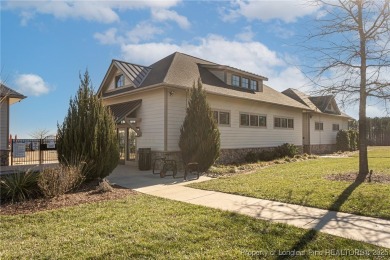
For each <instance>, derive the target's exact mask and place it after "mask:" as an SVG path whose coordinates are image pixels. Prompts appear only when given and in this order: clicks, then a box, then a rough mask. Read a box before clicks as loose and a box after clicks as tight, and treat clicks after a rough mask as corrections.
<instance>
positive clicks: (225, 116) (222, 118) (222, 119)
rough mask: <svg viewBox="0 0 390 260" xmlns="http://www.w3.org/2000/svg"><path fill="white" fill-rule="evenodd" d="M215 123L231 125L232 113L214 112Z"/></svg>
mask: <svg viewBox="0 0 390 260" xmlns="http://www.w3.org/2000/svg"><path fill="white" fill-rule="evenodd" d="M212 112H213V117H214V120H215V122H216V123H217V124H218V125H224V126H229V125H230V112H227V111H212Z"/></svg>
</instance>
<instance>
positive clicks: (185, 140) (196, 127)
mask: <svg viewBox="0 0 390 260" xmlns="http://www.w3.org/2000/svg"><path fill="white" fill-rule="evenodd" d="M179 147H180V150H181V153H182V157H183V161H184V163H189V162H197V163H198V164H199V170H201V171H206V170H208V169H209V168H210V166H211V165H213V163H214V162H215V160H217V159H218V157H219V152H220V133H219V130H218V127H217V125H216V122H215V121H214V119H213V115H212V112H211V109H210V106H209V105H208V103H207V101H206V92H205V91H204V90H203V87H202V82H201V80H200V79H199V80H198V86H197V87H195V83H194V86H193V87H192V90H191V94H190V100H189V103H188V108H187V114H186V117H185V119H184V122H183V125H182V127H181V129H180V140H179Z"/></svg>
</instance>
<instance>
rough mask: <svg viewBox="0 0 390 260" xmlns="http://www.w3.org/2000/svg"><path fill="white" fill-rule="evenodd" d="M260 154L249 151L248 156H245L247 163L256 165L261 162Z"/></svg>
mask: <svg viewBox="0 0 390 260" xmlns="http://www.w3.org/2000/svg"><path fill="white" fill-rule="evenodd" d="M258 155H259V154H257V153H255V152H253V151H249V152H248V153H247V154H246V155H245V161H246V162H247V163H255V162H257V161H258V160H259V156H258Z"/></svg>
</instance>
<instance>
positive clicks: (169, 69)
mask: <svg viewBox="0 0 390 260" xmlns="http://www.w3.org/2000/svg"><path fill="white" fill-rule="evenodd" d="M178 53H179V52H177V51H175V52H174V53H172V54H170V55H168V56H166V57H164V58H162V59H165V58H167V57H169V56H171V55H173V58H172V60H171V62H170V63H169V66H168V70H167V73H165V76H164V79H163V83H167V81H166V79H167V77H168V74H169V73H170V72H171V68H172V64H173V62H174V61H175V59H176V55H177V54H178Z"/></svg>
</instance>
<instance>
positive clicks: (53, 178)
mask: <svg viewBox="0 0 390 260" xmlns="http://www.w3.org/2000/svg"><path fill="white" fill-rule="evenodd" d="M83 180H84V176H83V175H82V165H81V164H80V165H79V166H65V165H63V166H60V167H56V168H48V169H45V170H43V171H42V172H41V174H40V175H39V178H38V186H39V188H40V190H41V191H42V193H43V195H44V196H45V197H46V198H51V197H56V196H59V195H62V194H65V193H66V192H69V191H71V190H73V189H74V188H76V187H78V186H79V185H80V184H81V183H82V182H83Z"/></svg>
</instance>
